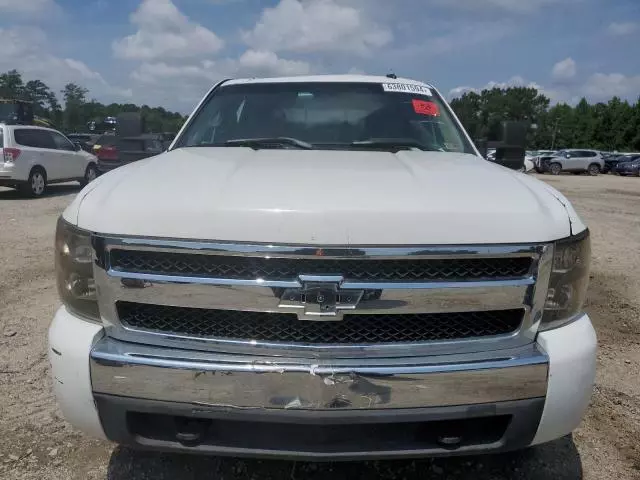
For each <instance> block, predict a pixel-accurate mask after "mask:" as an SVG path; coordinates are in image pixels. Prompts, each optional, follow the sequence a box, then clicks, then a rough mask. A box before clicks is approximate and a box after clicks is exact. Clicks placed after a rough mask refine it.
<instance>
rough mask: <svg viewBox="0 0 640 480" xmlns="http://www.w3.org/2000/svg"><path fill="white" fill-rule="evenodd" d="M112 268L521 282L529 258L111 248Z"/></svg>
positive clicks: (234, 275)
mask: <svg viewBox="0 0 640 480" xmlns="http://www.w3.org/2000/svg"><path fill="white" fill-rule="evenodd" d="M110 264H111V268H113V269H114V270H118V271H124V272H133V273H146V274H157V275H176V276H187V277H189V276H191V277H209V278H226V279H237V280H253V279H258V278H261V279H264V280H295V279H296V278H297V277H298V275H301V274H313V275H341V276H343V277H344V278H345V279H347V280H356V281H368V282H376V281H379V282H382V281H385V282H421V281H422V282H424V281H465V280H483V279H487V280H489V279H511V278H522V277H525V276H527V275H528V274H529V272H530V269H531V265H532V259H531V257H503V258H450V259H411V258H410V257H408V258H406V259H401V260H395V259H392V260H388V259H322V258H266V257H242V256H238V257H233V256H219V255H203V254H185V253H174V252H155V251H130V250H118V249H114V250H112V251H111V252H110Z"/></svg>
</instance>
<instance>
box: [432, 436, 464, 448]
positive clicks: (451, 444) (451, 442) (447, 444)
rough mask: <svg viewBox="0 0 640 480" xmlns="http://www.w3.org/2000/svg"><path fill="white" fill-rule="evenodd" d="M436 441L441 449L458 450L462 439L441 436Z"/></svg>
mask: <svg viewBox="0 0 640 480" xmlns="http://www.w3.org/2000/svg"><path fill="white" fill-rule="evenodd" d="M436 441H437V442H438V445H440V446H441V447H442V448H446V449H447V450H457V449H458V448H460V444H461V443H462V437H458V436H449V435H441V436H439V437H438V438H437V440H436Z"/></svg>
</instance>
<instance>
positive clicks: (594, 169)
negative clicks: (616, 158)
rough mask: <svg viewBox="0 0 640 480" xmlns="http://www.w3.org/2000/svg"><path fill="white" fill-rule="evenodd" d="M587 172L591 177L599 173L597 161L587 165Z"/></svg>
mask: <svg viewBox="0 0 640 480" xmlns="http://www.w3.org/2000/svg"><path fill="white" fill-rule="evenodd" d="M587 173H588V174H589V175H591V176H592V177H595V176H597V175H598V174H599V173H600V165H598V164H597V163H592V164H591V165H589V168H588V169H587Z"/></svg>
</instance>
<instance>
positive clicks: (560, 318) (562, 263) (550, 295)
mask: <svg viewBox="0 0 640 480" xmlns="http://www.w3.org/2000/svg"><path fill="white" fill-rule="evenodd" d="M590 264H591V241H590V239H589V231H588V230H585V231H584V232H583V233H581V234H579V235H576V236H574V237H571V238H568V239H566V240H561V241H558V242H556V244H555V248H554V255H553V267H552V271H551V277H550V279H549V289H548V290H547V299H546V302H545V305H544V313H543V315H542V322H541V324H540V330H550V329H552V328H557V327H560V326H562V325H564V324H565V323H567V322H569V321H571V320H572V319H573V317H575V316H576V315H577V314H579V313H580V311H581V309H582V304H583V303H584V300H585V297H586V295H587V287H588V285H589V266H590Z"/></svg>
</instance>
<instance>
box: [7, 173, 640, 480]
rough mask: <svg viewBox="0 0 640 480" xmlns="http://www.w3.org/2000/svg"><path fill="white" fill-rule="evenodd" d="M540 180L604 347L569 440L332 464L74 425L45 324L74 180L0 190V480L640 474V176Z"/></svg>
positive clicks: (624, 476)
mask: <svg viewBox="0 0 640 480" xmlns="http://www.w3.org/2000/svg"><path fill="white" fill-rule="evenodd" d="M541 178H543V179H544V180H545V181H548V182H549V183H550V184H552V185H554V186H555V187H557V188H559V189H560V190H561V191H563V192H564V193H565V194H566V195H567V196H568V197H569V199H570V200H571V201H572V202H573V204H574V206H575V207H576V209H577V210H578V211H579V213H580V214H581V215H582V216H583V218H584V220H585V221H586V222H587V224H588V225H589V227H590V229H591V232H592V241H593V244H592V246H593V255H594V260H593V270H592V279H591V286H590V291H589V298H588V304H587V311H588V312H589V313H590V314H591V316H592V319H593V321H594V323H595V326H596V329H597V330H598V335H599V342H600V350H599V355H598V378H597V385H596V389H595V392H594V396H593V399H592V403H591V408H590V409H589V412H588V413H587V415H586V418H585V420H584V422H583V424H582V426H581V427H580V428H579V429H578V430H577V431H576V432H575V433H574V434H573V437H567V438H563V439H561V440H558V441H555V442H552V443H550V444H547V445H544V446H540V447H537V448H533V449H529V450H527V451H524V452H518V453H512V454H505V455H495V456H484V457H466V458H455V459H436V460H424V461H394V462H371V463H340V464H328V463H324V464H306V463H292V462H271V461H247V460H235V459H218V458H204V457H191V456H181V455H162V454H155V453H142V452H136V451H131V450H129V449H125V448H120V447H117V446H114V445H112V444H109V443H106V442H100V441H95V440H92V439H89V438H86V437H84V436H83V435H82V434H80V433H79V432H77V431H74V430H73V429H72V428H71V427H70V426H69V425H68V424H67V423H66V422H65V421H64V420H63V419H62V417H61V415H60V412H59V410H58V409H57V407H56V404H55V400H54V397H53V394H52V390H51V383H50V379H49V366H48V361H47V357H46V332H47V326H48V324H49V321H50V319H51V318H52V316H53V313H54V311H55V309H56V307H57V305H58V299H57V294H56V287H55V284H54V271H53V251H52V245H53V231H54V227H55V222H56V218H57V216H58V215H59V214H60V212H62V210H63V208H64V207H65V205H67V204H68V203H69V202H70V201H71V200H72V198H73V196H74V195H75V194H76V193H77V191H78V188H77V187H74V186H71V185H62V186H54V187H52V188H51V192H50V194H49V195H48V196H47V197H46V198H42V199H37V200H26V199H21V198H20V197H19V196H18V195H17V194H16V193H15V192H14V191H11V190H8V189H3V188H0V251H1V252H2V254H1V256H0V258H2V262H1V263H0V305H1V306H2V308H1V309H0V478H3V479H43V478H46V479H110V480H120V479H174V478H183V479H192V478H210V479H216V480H222V479H226V480H229V479H257V478H265V479H268V478H272V479H281V478H283V479H292V480H293V479H331V480H340V479H343V478H345V479H346V478H348V479H350V480H357V479H361V478H362V479H364V478H366V479H371V478H380V479H391V478H394V479H414V478H416V479H417V478H421V479H424V478H450V479H512V478H516V479H578V478H586V479H598V480H601V479H616V480H625V479H634V478H636V479H637V478H640V382H638V374H637V372H638V371H640V348H638V345H639V343H640V297H639V296H638V295H637V292H638V291H640V254H639V252H640V216H639V214H640V179H637V178H621V177H613V176H599V177H586V176H573V175H570V176H559V177H550V176H543V177H541Z"/></svg>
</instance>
